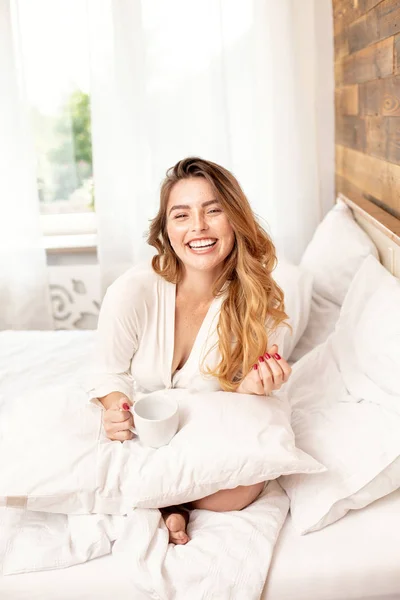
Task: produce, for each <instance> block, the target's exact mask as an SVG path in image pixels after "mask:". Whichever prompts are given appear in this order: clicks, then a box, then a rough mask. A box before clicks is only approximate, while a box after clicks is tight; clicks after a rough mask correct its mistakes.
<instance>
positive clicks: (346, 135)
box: [336, 115, 367, 152]
mask: <svg viewBox="0 0 400 600" xmlns="http://www.w3.org/2000/svg"><path fill="white" fill-rule="evenodd" d="M336 143H337V144H341V145H342V146H347V147H349V148H353V149H354V150H360V151H361V152H366V150H367V136H366V123H365V120H364V119H360V118H359V117H354V116H346V115H338V116H337V117H336Z"/></svg>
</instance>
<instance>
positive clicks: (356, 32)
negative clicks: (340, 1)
mask: <svg viewBox="0 0 400 600" xmlns="http://www.w3.org/2000/svg"><path fill="white" fill-rule="evenodd" d="M380 39H381V38H380V33H379V28H378V15H377V11H376V10H373V11H370V12H368V13H367V14H365V15H363V16H362V17H361V18H360V19H357V21H355V22H354V23H351V25H350V26H349V28H348V32H347V45H348V50H349V54H352V53H353V52H357V51H358V50H361V49H362V48H366V47H367V46H370V45H371V44H374V43H375V42H378V41H379V40H380Z"/></svg>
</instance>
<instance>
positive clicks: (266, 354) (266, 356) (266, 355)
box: [264, 352, 271, 360]
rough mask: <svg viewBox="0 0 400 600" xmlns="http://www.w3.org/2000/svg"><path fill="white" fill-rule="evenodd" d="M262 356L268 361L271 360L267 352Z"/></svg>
mask: <svg viewBox="0 0 400 600" xmlns="http://www.w3.org/2000/svg"><path fill="white" fill-rule="evenodd" d="M264 356H265V358H267V359H268V360H269V359H270V358H271V355H270V354H268V352H266V353H265V354H264Z"/></svg>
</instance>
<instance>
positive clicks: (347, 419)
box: [280, 256, 400, 533]
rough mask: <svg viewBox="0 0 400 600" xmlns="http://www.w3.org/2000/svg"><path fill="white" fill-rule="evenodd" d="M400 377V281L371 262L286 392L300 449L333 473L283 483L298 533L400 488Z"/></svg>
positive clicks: (284, 479) (295, 371) (287, 479)
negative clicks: (332, 327) (335, 321)
mask: <svg viewBox="0 0 400 600" xmlns="http://www.w3.org/2000/svg"><path fill="white" fill-rule="evenodd" d="M399 372H400V282H399V280H398V279H396V278H395V277H393V276H392V275H390V274H389V273H388V272H387V271H386V270H385V269H384V268H383V267H382V266H381V265H380V264H379V263H378V261H376V259H375V258H373V257H372V256H369V257H368V258H366V259H365V261H364V263H363V265H362V267H361V269H360V270H359V272H358V273H357V275H356V277H355V278H354V280H353V282H352V284H351V287H350V290H349V292H348V295H347V296H346V299H345V302H344V304H343V306H342V310H341V313H340V318H339V321H338V324H337V326H336V330H335V332H334V333H333V334H332V335H331V336H330V337H329V338H328V340H327V341H326V342H325V343H324V344H322V345H320V346H318V347H317V348H315V349H314V350H313V351H312V352H310V353H309V354H307V355H306V356H304V357H303V359H302V360H300V361H299V362H298V363H297V364H296V365H295V366H294V368H293V374H292V377H291V379H290V380H289V382H288V384H287V388H286V391H287V393H288V394H289V395H290V396H291V402H292V406H293V414H292V426H293V430H294V432H295V435H296V444H297V446H298V447H299V448H301V449H303V450H304V451H305V452H308V453H309V454H311V455H312V456H314V457H315V458H316V459H317V460H318V461H320V462H321V463H323V464H324V465H325V466H326V467H327V469H328V470H327V471H326V472H324V473H319V474H317V475H315V476H314V477H313V478H311V477H308V476H303V475H293V476H288V477H282V478H281V479H280V483H281V485H282V486H283V488H284V489H285V490H286V492H287V494H288V496H289V498H290V501H291V512H292V518H293V523H294V526H295V527H296V529H298V530H299V532H300V533H307V532H310V531H316V530H318V529H321V528H322V527H325V526H326V525H329V524H330V523H333V522H334V521H337V520H338V519H340V518H341V517H343V516H344V515H345V514H346V513H347V512H348V510H350V509H358V508H362V507H364V506H367V505H368V504H370V503H371V502H374V501H375V500H377V499H378V498H381V497H382V496H385V495H387V494H389V493H391V492H392V491H394V490H396V489H398V488H399V487H400V433H399V432H400V378H399V375H398V374H399Z"/></svg>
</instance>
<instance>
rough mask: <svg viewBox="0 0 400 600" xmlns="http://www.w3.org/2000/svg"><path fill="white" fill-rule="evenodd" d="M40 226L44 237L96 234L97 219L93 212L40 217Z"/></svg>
mask: <svg viewBox="0 0 400 600" xmlns="http://www.w3.org/2000/svg"><path fill="white" fill-rule="evenodd" d="M40 225H41V229H42V233H43V235H44V236H45V237H47V236H50V237H53V236H57V237H58V236H74V235H87V234H96V233H97V219H96V213H94V212H87V213H66V214H54V215H40Z"/></svg>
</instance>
